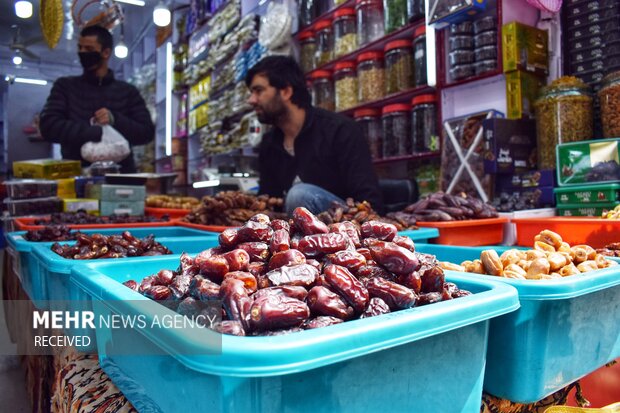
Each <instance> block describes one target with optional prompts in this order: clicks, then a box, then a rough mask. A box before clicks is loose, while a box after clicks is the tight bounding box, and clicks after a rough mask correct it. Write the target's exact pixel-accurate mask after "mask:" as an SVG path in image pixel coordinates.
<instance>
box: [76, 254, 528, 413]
mask: <svg viewBox="0 0 620 413" xmlns="http://www.w3.org/2000/svg"><path fill="white" fill-rule="evenodd" d="M177 264H178V258H174V257H173V258H160V257H158V259H157V260H149V261H145V262H144V265H140V266H139V268H137V269H136V268H132V267H130V266H128V265H127V263H113V262H110V263H89V264H86V265H84V266H81V267H79V268H78V267H76V268H74V271H73V273H72V281H73V282H74V283H76V284H77V285H79V286H80V288H81V289H83V290H84V291H85V292H86V293H87V294H89V295H91V297H92V300H93V301H92V304H93V311H94V313H95V317H96V318H99V317H100V316H103V317H110V316H111V315H112V314H123V315H129V316H137V315H141V314H146V318H147V320H151V319H152V317H154V316H155V315H157V316H159V317H161V316H163V315H165V314H171V315H172V314H173V313H172V312H171V311H170V310H169V309H167V308H165V307H163V306H161V305H159V304H157V303H154V302H152V301H150V300H148V299H147V298H146V297H143V296H142V295H140V294H138V293H136V292H134V291H133V290H130V289H129V288H125V287H122V288H119V283H121V282H124V281H126V280H127V279H130V278H131V279H139V278H141V277H143V276H146V275H148V274H150V273H153V272H155V271H158V270H159V269H161V268H172V267H175V266H176V265H177ZM448 279H449V280H450V281H453V282H456V283H457V284H458V285H459V286H461V287H462V288H465V289H468V290H470V291H472V292H474V293H475V294H474V295H472V296H469V297H465V298H460V299H457V300H451V301H447V302H442V303H436V304H432V305H429V306H425V307H420V308H413V309H410V310H404V311H399V312H395V313H391V314H387V315H382V316H377V317H372V318H367V319H363V320H355V321H349V322H346V323H342V324H339V325H335V326H331V327H325V328H319V329H316V330H309V331H303V332H299V333H294V334H290V335H284V336H274V337H235V336H229V335H225V336H220V335H218V334H216V333H214V332H212V331H210V330H203V331H196V330H193V331H187V330H181V329H176V330H173V329H154V330H150V329H144V330H140V331H135V330H129V329H128V330H120V329H107V328H98V329H97V330H96V333H97V349H98V352H99V359H100V363H101V366H102V368H103V369H104V370H105V372H106V373H107V374H108V375H109V376H110V377H111V378H112V380H113V381H114V383H115V384H116V385H117V386H118V387H119V389H120V390H121V391H122V392H123V394H125V396H126V397H127V398H128V399H129V400H130V401H131V403H132V404H133V405H134V406H135V407H136V409H137V410H139V411H160V412H177V411H180V410H186V411H209V412H259V411H263V412H284V411H286V412H336V411H344V410H346V411H347V412H369V411H376V410H380V409H385V406H387V405H390V406H392V407H391V408H390V410H393V411H399V412H403V411H408V410H415V411H416V412H429V413H430V412H433V413H435V412H439V411H446V412H447V411H450V412H472V413H474V412H476V413H477V412H479V410H480V398H481V391H482V378H483V373H484V363H485V353H486V340H487V331H488V319H489V318H492V317H496V316H499V315H501V314H505V313H507V312H509V311H513V310H515V309H516V308H518V301H517V299H516V291H515V290H514V289H512V288H505V287H507V286H506V285H505V284H502V283H497V282H493V281H492V280H482V279H480V280H472V279H469V278H468V277H467V276H463V275H460V274H455V273H452V274H450V275H449V276H448ZM149 304H150V305H149ZM146 323H147V324H148V325H150V321H147V322H146ZM214 335H215V337H214ZM220 338H221V351H220V352H219V353H218V354H215V355H213V354H211V355H208V352H209V351H211V352H213V347H212V346H211V345H209V344H208V343H213V341H214V340H218V339H220ZM136 349H139V350H138V351H139V352H140V354H139V355H137V354H136ZM150 350H155V351H158V353H157V354H163V355H145V354H153V353H151V352H150ZM128 352H129V353H128ZM122 354H124V355H122ZM127 354H131V355H127ZM197 354H200V355H197ZM163 388H165V389H167V391H166V392H162V391H161V389H163ZM437 389H441V393H442V394H449V395H450V397H437ZM170 394H179V395H182V397H170V396H169V395H170ZM388 398H389V400H388Z"/></svg>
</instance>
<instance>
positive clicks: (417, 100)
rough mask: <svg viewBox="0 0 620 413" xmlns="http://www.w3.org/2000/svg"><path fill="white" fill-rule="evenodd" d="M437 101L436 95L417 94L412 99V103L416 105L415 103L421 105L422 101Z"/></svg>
mask: <svg viewBox="0 0 620 413" xmlns="http://www.w3.org/2000/svg"><path fill="white" fill-rule="evenodd" d="M436 101H437V98H436V97H435V95H431V94H428V95H420V96H416V97H414V98H413V99H412V100H411V105H412V106H415V105H420V104H422V103H435V102H436Z"/></svg>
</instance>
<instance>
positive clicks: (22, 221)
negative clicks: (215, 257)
mask: <svg viewBox="0 0 620 413" xmlns="http://www.w3.org/2000/svg"><path fill="white" fill-rule="evenodd" d="M44 218H46V217H36V218H32V217H28V218H15V225H17V228H18V229H20V230H21V231H30V230H35V229H43V228H45V225H35V223H34V221H36V220H37V219H44ZM48 218H49V217H48ZM173 225H176V222H175V221H174V220H173V219H171V220H170V221H163V222H136V223H131V224H66V226H67V227H69V228H71V229H109V228H142V227H169V226H173ZM197 229H202V228H197ZM203 230H204V231H209V230H205V229H203ZM210 232H215V231H210Z"/></svg>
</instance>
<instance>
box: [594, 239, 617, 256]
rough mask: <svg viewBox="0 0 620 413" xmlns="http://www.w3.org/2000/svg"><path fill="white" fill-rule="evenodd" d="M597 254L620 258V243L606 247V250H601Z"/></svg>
mask: <svg viewBox="0 0 620 413" xmlns="http://www.w3.org/2000/svg"><path fill="white" fill-rule="evenodd" d="M596 252H598V253H599V254H602V255H605V256H607V257H620V242H613V243H611V244H608V245H605V248H599V249H597V250H596Z"/></svg>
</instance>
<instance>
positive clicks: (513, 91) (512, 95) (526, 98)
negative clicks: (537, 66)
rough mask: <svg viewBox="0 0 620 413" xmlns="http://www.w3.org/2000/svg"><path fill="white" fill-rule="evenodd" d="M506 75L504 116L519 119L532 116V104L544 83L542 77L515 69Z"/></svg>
mask: <svg viewBox="0 0 620 413" xmlns="http://www.w3.org/2000/svg"><path fill="white" fill-rule="evenodd" d="M505 76H506V117H507V118H508V119H521V118H523V117H533V116H534V104H535V102H536V99H538V97H539V95H540V90H541V89H542V87H543V86H544V85H545V80H544V78H543V77H541V76H538V75H535V74H533V73H528V72H524V71H522V70H515V71H513V72H509V73H505Z"/></svg>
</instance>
